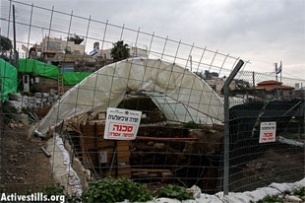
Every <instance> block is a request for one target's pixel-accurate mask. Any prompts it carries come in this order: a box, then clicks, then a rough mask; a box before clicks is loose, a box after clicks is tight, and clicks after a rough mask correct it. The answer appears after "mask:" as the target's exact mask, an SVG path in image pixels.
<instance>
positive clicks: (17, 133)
mask: <svg viewBox="0 0 305 203" xmlns="http://www.w3.org/2000/svg"><path fill="white" fill-rule="evenodd" d="M32 127H33V126H31V125H25V124H20V123H19V124H10V125H9V126H7V127H6V128H4V132H2V134H1V143H0V144H1V145H0V146H1V153H2V154H1V188H2V189H4V191H6V192H16V193H19V194H25V193H28V192H41V191H42V190H43V189H44V188H45V187H46V186H48V185H51V184H53V183H55V181H54V177H53V175H52V168H51V164H50V160H49V159H50V158H49V157H47V156H46V155H45V153H44V152H43V151H42V149H41V147H45V146H46V142H47V141H46V140H42V139H40V138H38V137H35V136H34V135H32V134H31V133H30V129H31V128H32Z"/></svg>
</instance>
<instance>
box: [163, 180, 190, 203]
mask: <svg viewBox="0 0 305 203" xmlns="http://www.w3.org/2000/svg"><path fill="white" fill-rule="evenodd" d="M157 197H168V198H172V199H177V200H180V201H181V200H187V199H194V197H193V195H192V194H191V193H189V192H188V191H187V190H186V188H184V187H180V186H177V185H171V184H169V185H167V186H166V187H163V188H160V189H159V190H158V191H157Z"/></svg>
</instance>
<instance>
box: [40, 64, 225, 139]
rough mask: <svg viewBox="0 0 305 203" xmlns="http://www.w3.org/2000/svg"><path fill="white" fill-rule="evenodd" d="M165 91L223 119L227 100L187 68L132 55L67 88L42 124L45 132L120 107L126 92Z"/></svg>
mask: <svg viewBox="0 0 305 203" xmlns="http://www.w3.org/2000/svg"><path fill="white" fill-rule="evenodd" d="M140 90H142V91H145V92H159V93H160V92H161V93H163V94H164V95H165V96H166V97H168V98H170V99H172V100H174V101H177V102H179V103H180V104H183V105H184V106H186V107H188V108H191V109H193V110H194V111H195V112H200V113H201V114H203V115H206V116H207V118H208V119H207V120H206V121H204V120H202V123H207V122H210V121H211V119H215V120H218V121H220V122H222V121H223V119H224V118H223V102H222V100H221V99H220V98H219V96H218V95H217V94H216V93H215V92H214V91H213V90H212V88H211V87H210V86H209V85H208V84H207V83H205V82H204V81H203V80H202V79H201V78H199V77H198V76H196V75H195V74H194V73H192V72H190V71H188V70H187V69H185V68H183V67H180V66H178V65H176V64H173V63H168V62H164V61H161V60H158V59H147V58H131V59H126V60H123V61H120V62H117V63H113V64H110V65H107V66H105V67H103V68H101V69H99V70H98V71H96V72H94V73H93V74H91V75H90V76H88V77H87V78H86V79H84V80H83V81H82V82H81V83H79V84H78V85H76V86H74V87H73V88H71V89H70V90H69V91H67V92H66V93H65V94H64V95H63V96H62V98H61V99H60V100H59V101H58V102H57V103H56V104H55V105H54V106H53V107H52V108H51V109H50V111H49V113H48V114H47V115H46V116H45V117H44V118H43V119H42V120H41V122H40V123H39V124H38V127H37V130H36V132H37V133H38V134H40V135H44V134H45V133H46V132H47V131H48V129H49V128H50V127H54V126H56V125H57V124H59V123H60V122H62V121H63V120H66V119H69V118H71V117H74V116H80V115H82V114H85V113H86V112H104V111H106V109H107V107H117V105H118V104H119V103H120V102H121V101H122V100H123V98H124V95H125V93H126V91H140Z"/></svg>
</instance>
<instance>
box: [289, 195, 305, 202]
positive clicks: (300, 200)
mask: <svg viewBox="0 0 305 203" xmlns="http://www.w3.org/2000/svg"><path fill="white" fill-rule="evenodd" d="M285 199H286V200H287V201H289V202H302V199H301V198H299V197H297V196H294V195H286V196H285Z"/></svg>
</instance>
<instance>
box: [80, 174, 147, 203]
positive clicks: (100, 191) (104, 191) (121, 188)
mask: <svg viewBox="0 0 305 203" xmlns="http://www.w3.org/2000/svg"><path fill="white" fill-rule="evenodd" d="M125 199H128V200H129V201H131V202H136V201H137V202H145V201H149V200H151V199H152V196H151V194H150V192H149V191H148V189H147V188H146V187H145V186H144V185H142V184H140V183H136V182H133V181H131V180H129V179H126V178H121V179H114V178H110V177H107V178H103V179H100V180H96V181H92V182H90V183H89V186H88V188H86V189H85V190H84V192H83V195H82V200H83V203H96V202H105V203H107V202H109V203H112V202H122V201H124V200H125Z"/></svg>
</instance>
